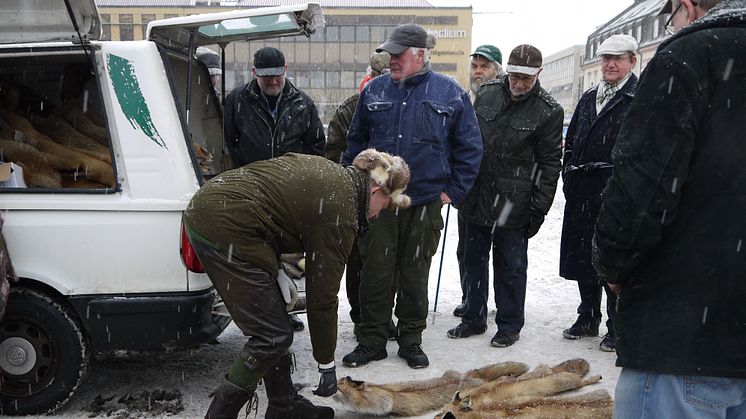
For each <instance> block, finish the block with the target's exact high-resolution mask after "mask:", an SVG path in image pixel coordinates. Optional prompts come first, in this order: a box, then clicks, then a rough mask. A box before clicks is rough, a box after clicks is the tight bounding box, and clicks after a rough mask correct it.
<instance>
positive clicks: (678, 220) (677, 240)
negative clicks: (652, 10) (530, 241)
mask: <svg viewBox="0 0 746 419" xmlns="http://www.w3.org/2000/svg"><path fill="white" fill-rule="evenodd" d="M744 40H746V0H724V1H722V2H721V3H719V4H718V5H717V6H715V7H714V8H712V10H710V11H709V12H708V14H707V15H705V16H704V17H703V18H701V19H698V20H696V21H695V22H694V23H692V24H691V25H689V26H688V27H686V28H684V29H682V30H681V31H680V32H678V33H677V34H675V35H674V36H672V37H671V38H670V39H669V40H667V41H666V42H664V43H663V44H661V45H660V47H658V51H657V53H656V54H655V56H654V57H653V59H652V60H650V63H649V64H648V66H647V68H646V69H645V72H644V73H643V75H642V77H641V78H640V83H639V85H638V88H637V92H636V93H635V99H634V101H633V102H632V105H631V106H630V108H629V111H628V113H627V118H626V119H625V122H624V123H623V124H622V128H621V130H620V131H619V136H618V137H617V143H616V146H615V147H614V151H613V153H612V160H613V162H614V173H613V175H612V177H611V179H610V180H609V183H608V186H607V187H606V189H605V190H604V193H603V205H602V206H601V211H600V213H599V216H598V223H597V227H596V234H595V236H594V257H593V258H594V266H596V268H597V270H598V271H599V273H600V274H601V275H602V277H603V278H605V280H606V281H607V282H608V283H613V284H620V285H623V286H624V288H623V290H622V292H621V294H620V296H619V303H618V307H619V309H618V312H617V316H616V320H615V323H614V325H615V327H616V330H617V337H618V340H617V356H618V359H617V365H618V366H622V367H625V368H632V369H636V370H642V371H653V372H657V373H663V374H679V375H705V376H717V377H736V378H742V379H743V378H746V304H745V303H744V302H746V169H744V162H746V134H744V133H746V118H745V117H744V115H746V48H744Z"/></svg>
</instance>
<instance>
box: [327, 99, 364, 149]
mask: <svg viewBox="0 0 746 419" xmlns="http://www.w3.org/2000/svg"><path fill="white" fill-rule="evenodd" d="M359 98H360V92H357V93H355V94H354V95H352V96H350V97H348V98H347V99H345V100H343V101H342V103H340V104H339V106H337V109H335V110H334V114H332V119H330V120H329V135H327V137H326V146H325V147H324V157H326V158H327V159H329V160H331V161H333V162H335V163H341V161H342V154H344V152H345V150H347V130H348V129H349V128H350V124H351V123H352V117H353V116H355V107H356V106H357V100H358V99H359Z"/></svg>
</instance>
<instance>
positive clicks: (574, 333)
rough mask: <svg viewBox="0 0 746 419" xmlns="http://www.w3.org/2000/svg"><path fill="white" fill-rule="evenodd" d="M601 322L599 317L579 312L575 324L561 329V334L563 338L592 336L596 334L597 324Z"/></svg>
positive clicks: (573, 338)
mask: <svg viewBox="0 0 746 419" xmlns="http://www.w3.org/2000/svg"><path fill="white" fill-rule="evenodd" d="M599 324H601V319H600V318H598V319H594V318H592V317H589V316H587V315H583V314H581V315H580V316H578V320H576V321H575V324H573V325H572V326H570V327H568V328H567V329H565V330H563V331H562V336H564V337H565V339H572V340H575V339H580V338H582V337H589V336H590V337H593V336H598V325H599Z"/></svg>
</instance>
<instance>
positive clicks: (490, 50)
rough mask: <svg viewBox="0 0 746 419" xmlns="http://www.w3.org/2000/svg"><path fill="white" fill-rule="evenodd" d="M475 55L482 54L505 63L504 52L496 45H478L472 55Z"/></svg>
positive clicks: (489, 58) (488, 58)
mask: <svg viewBox="0 0 746 419" xmlns="http://www.w3.org/2000/svg"><path fill="white" fill-rule="evenodd" d="M475 55H481V56H482V57H484V58H486V59H487V60H488V61H491V62H495V61H497V62H498V63H500V64H502V63H503V54H502V53H501V52H500V49H499V48H497V47H496V46H494V45H481V46H478V47H477V49H475V50H474V52H473V53H472V54H471V56H472V57H473V56H475Z"/></svg>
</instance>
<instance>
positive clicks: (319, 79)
mask: <svg viewBox="0 0 746 419" xmlns="http://www.w3.org/2000/svg"><path fill="white" fill-rule="evenodd" d="M310 73H311V88H312V89H323V88H324V72H323V71H311V72H310Z"/></svg>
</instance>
